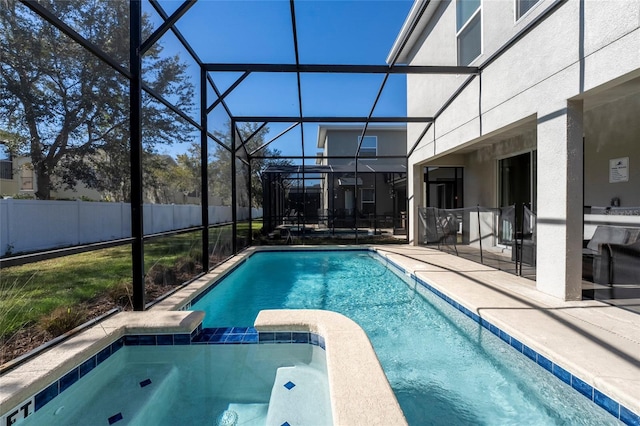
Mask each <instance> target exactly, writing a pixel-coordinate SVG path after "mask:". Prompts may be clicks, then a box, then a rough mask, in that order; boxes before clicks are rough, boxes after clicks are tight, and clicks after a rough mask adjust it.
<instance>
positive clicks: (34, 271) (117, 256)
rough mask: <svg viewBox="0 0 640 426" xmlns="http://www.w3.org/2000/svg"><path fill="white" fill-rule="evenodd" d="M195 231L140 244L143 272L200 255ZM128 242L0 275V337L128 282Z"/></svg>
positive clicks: (129, 248) (12, 269) (129, 269)
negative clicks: (142, 245)
mask: <svg viewBox="0 0 640 426" xmlns="http://www.w3.org/2000/svg"><path fill="white" fill-rule="evenodd" d="M200 246H201V237H200V233H199V232H195V233H189V234H181V235H176V236H171V237H163V238H158V239H154V240H151V241H148V242H146V243H145V272H146V271H148V270H149V269H150V268H151V267H152V266H153V265H155V264H162V265H164V266H167V267H171V266H173V265H175V264H176V263H177V262H178V261H179V260H180V259H185V258H190V259H201V258H202V255H201V250H200ZM131 281H132V275H131V247H130V246H129V245H125V246H120V247H113V248H109V249H103V250H97V251H92V252H87V253H81V254H75V255H71V256H65V257H60V258H56V259H50V260H45V261H41V262H35V263H29V264H26V265H22V266H14V267H9V268H3V269H2V272H1V273H0V337H6V336H9V335H11V334H13V333H15V332H16V331H17V330H19V329H20V328H21V327H24V326H27V325H30V324H33V323H36V322H38V321H39V320H40V319H41V318H42V317H44V316H46V315H48V314H50V313H51V312H53V311H54V310H55V309H56V308H59V307H63V308H70V309H74V307H76V306H77V305H78V304H81V303H83V302H86V301H89V300H91V299H93V298H95V297H97V296H99V295H101V294H104V293H106V292H108V291H109V289H110V288H113V287H115V286H117V285H118V284H121V283H123V282H131Z"/></svg>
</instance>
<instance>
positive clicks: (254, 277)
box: [191, 251, 620, 425]
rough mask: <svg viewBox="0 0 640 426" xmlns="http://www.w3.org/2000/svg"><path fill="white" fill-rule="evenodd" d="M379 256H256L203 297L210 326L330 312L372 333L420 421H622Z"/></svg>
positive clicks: (398, 391)
mask: <svg viewBox="0 0 640 426" xmlns="http://www.w3.org/2000/svg"><path fill="white" fill-rule="evenodd" d="M392 269H393V267H392V266H390V265H388V264H387V263H386V261H385V260H383V259H382V258H380V257H379V256H377V255H375V254H374V253H372V252H369V251H321V252H318V251H288V252H286V251H285V252H269V253H264V252H263V253H256V254H254V255H253V256H251V257H250V258H249V259H247V261H246V262H245V263H244V264H242V265H241V266H240V267H238V268H237V269H236V270H234V271H233V272H232V273H230V274H229V275H228V276H227V277H225V278H224V280H223V281H222V282H221V283H220V284H218V285H217V286H216V287H215V288H213V289H212V290H211V291H210V292H209V293H207V294H206V295H205V296H204V297H203V298H202V299H200V300H199V301H197V302H196V303H195V304H193V306H192V307H191V309H193V310H203V311H205V312H206V315H205V319H204V324H203V326H205V327H219V326H251V325H252V324H253V321H254V319H255V317H256V315H257V314H258V312H259V311H260V310H262V309H279V308H286V309H300V308H308V309H326V310H331V311H336V312H339V313H342V314H344V315H346V316H348V317H349V318H351V319H353V320H354V321H356V322H357V323H358V324H359V325H360V326H361V327H362V328H363V329H364V330H365V332H366V333H367V335H368V336H369V338H370V340H371V342H372V344H373V347H374V349H375V350H376V354H377V355H378V358H379V359H380V362H381V364H382V367H383V369H384V371H385V373H386V375H387V378H388V379H389V382H390V384H391V387H392V388H393V390H394V392H395V395H396V397H397V398H398V401H399V403H400V406H401V407H402V409H403V411H404V413H405V416H406V417H407V420H408V422H409V424H411V425H424V424H430V425H438V424H442V425H479V424H487V425H489V424H490V425H497V424H500V425H504V424H535V425H552V424H572V425H574V424H584V425H603V424H620V423H619V422H618V420H617V419H615V418H614V417H612V416H611V415H609V414H608V413H607V412H606V411H604V410H603V409H601V408H600V407H598V406H597V405H595V404H594V403H592V402H591V401H589V400H588V399H587V398H585V397H583V396H582V395H580V394H579V393H578V392H577V391H575V390H573V389H572V388H571V387H570V386H568V385H566V384H564V383H563V382H562V381H560V380H558V379H557V378H555V377H554V376H553V375H551V374H550V373H548V372H547V371H545V370H543V369H542V368H541V367H540V366H538V365H536V364H535V363H534V362H532V361H530V360H529V359H528V358H526V357H525V356H524V355H522V354H520V353H518V352H517V351H515V350H514V349H512V348H511V347H510V346H509V345H507V344H506V343H504V342H503V341H502V340H500V339H499V338H498V337H496V336H495V335H493V334H492V333H491V332H489V331H488V330H486V329H484V328H482V327H481V326H480V325H479V324H477V323H476V322H474V321H472V320H470V319H469V318H468V317H466V316H465V315H464V314H462V313H461V312H459V311H458V310H457V309H455V308H453V307H452V306H450V305H449V304H448V303H446V302H445V301H443V300H441V299H440V298H439V297H437V296H435V295H433V294H432V293H430V292H428V291H422V290H421V291H419V290H418V289H417V288H416V283H415V282H411V281H410V280H409V278H408V277H406V276H404V275H403V276H402V277H401V276H400V275H396V274H395V273H394V272H393V270H392Z"/></svg>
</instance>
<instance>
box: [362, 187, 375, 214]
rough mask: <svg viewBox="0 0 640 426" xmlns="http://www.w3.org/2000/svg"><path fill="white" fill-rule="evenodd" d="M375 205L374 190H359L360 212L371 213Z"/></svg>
mask: <svg viewBox="0 0 640 426" xmlns="http://www.w3.org/2000/svg"><path fill="white" fill-rule="evenodd" d="M375 203H376V191H375V189H373V188H361V189H360V209H361V210H362V212H363V213H373V206H374V204H375ZM369 207H371V208H369Z"/></svg>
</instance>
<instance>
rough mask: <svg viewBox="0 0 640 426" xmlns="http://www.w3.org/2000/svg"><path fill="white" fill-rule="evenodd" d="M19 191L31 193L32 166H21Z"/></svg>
mask: <svg viewBox="0 0 640 426" xmlns="http://www.w3.org/2000/svg"><path fill="white" fill-rule="evenodd" d="M20 179H21V181H22V184H21V185H20V190H21V191H33V166H31V164H23V165H22V168H21V171H20Z"/></svg>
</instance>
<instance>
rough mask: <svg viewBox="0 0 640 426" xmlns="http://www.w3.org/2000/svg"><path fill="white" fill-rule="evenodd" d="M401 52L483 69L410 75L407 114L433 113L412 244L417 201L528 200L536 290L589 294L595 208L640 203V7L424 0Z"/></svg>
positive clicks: (494, 203)
mask: <svg viewBox="0 0 640 426" xmlns="http://www.w3.org/2000/svg"><path fill="white" fill-rule="evenodd" d="M414 24H415V30H412V28H413V26H414ZM405 42H406V43H405ZM398 53H399V59H398V61H397V63H398V64H409V65H459V66H476V67H479V74H478V75H475V76H468V75H463V74H460V75H436V74H426V75H424V74H423V75H419V74H411V75H408V76H407V112H408V115H409V116H431V117H434V118H435V120H434V122H433V124H432V125H430V127H429V129H428V131H427V132H426V133H425V135H424V137H423V138H422V139H421V140H420V141H419V143H417V142H418V138H419V136H420V135H421V134H422V132H423V131H424V129H425V127H426V125H424V124H408V127H407V143H406V146H407V148H406V149H407V151H406V152H409V150H411V148H412V147H413V145H414V144H415V143H417V146H416V149H415V150H414V151H413V152H412V154H411V156H410V157H409V158H408V169H409V170H408V173H409V182H411V184H410V185H409V187H408V198H409V200H410V201H409V203H410V207H409V210H410V215H409V216H410V218H411V223H410V231H409V240H410V242H412V243H414V244H416V243H417V242H418V241H419V235H418V219H419V218H418V214H417V213H418V208H419V207H427V206H433V207H440V208H445V207H463V206H465V207H470V206H476V205H480V206H487V207H501V206H507V205H512V204H514V203H526V204H528V205H529V206H530V207H531V208H532V210H533V211H534V212H536V213H537V235H536V248H535V249H536V252H537V256H536V257H537V266H536V268H537V269H536V279H537V282H536V285H537V288H538V290H540V291H542V292H544V293H547V294H550V295H553V296H556V297H558V298H561V299H565V300H576V299H580V298H581V294H582V287H581V286H582V267H581V266H582V248H583V240H588V239H589V238H591V235H587V234H586V233H585V231H584V229H586V228H584V229H583V211H584V210H585V206H587V207H588V206H609V205H617V204H619V205H621V206H623V207H624V206H629V207H632V206H640V191H639V190H638V188H640V143H639V141H640V120H639V119H638V117H640V3H639V2H638V1H637V0H620V1H577V0H569V1H554V0H537V1H536V0H503V1H489V0H450V1H449V0H431V1H419V0H418V1H416V2H415V4H414V6H413V8H412V9H411V11H410V13H409V15H408V17H407V19H406V22H405V25H404V26H403V28H402V30H401V32H400V34H399V35H398V38H397V40H396V43H395V44H394V46H393V48H392V50H391V52H390V54H389V58H390V59H388V60H389V61H391V60H392V59H391V58H394V57H395V55H396V54H398ZM468 79H470V81H469V82H468V84H466V85H465V83H467V80H468ZM439 174H448V175H449V176H455V178H454V180H453V183H452V184H451V185H450V188H449V189H447V188H446V186H441V187H440V189H437V185H436V182H437V181H438V175H439ZM430 189H431V190H432V191H429V190H430ZM434 191H436V192H434ZM427 194H429V196H428V197H427ZM454 196H455V197H456V198H455V199H454V198H452V197H454Z"/></svg>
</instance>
